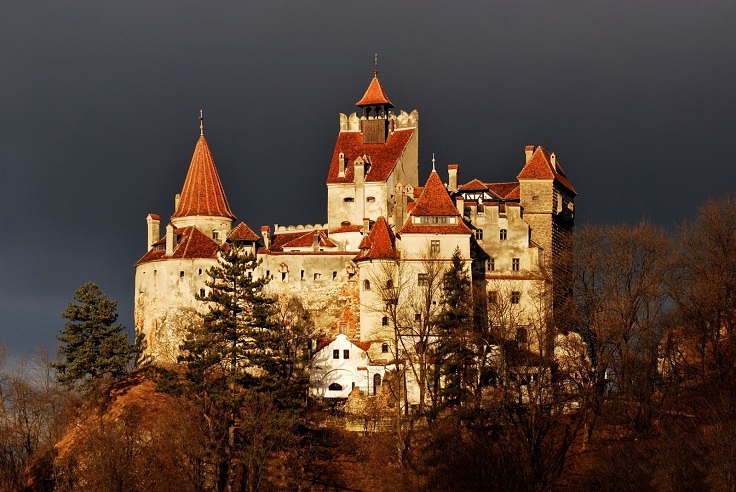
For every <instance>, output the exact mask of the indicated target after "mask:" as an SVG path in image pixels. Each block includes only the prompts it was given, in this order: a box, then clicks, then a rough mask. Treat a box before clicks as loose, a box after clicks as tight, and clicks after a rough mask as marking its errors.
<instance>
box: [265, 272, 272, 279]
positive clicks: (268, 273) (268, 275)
mask: <svg viewBox="0 0 736 492" xmlns="http://www.w3.org/2000/svg"><path fill="white" fill-rule="evenodd" d="M270 276H271V270H266V278H268V277H270Z"/></svg>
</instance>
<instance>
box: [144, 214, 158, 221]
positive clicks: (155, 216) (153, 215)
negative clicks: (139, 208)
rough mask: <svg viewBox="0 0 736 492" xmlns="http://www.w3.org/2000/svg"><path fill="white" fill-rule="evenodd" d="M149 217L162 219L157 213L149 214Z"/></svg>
mask: <svg viewBox="0 0 736 492" xmlns="http://www.w3.org/2000/svg"><path fill="white" fill-rule="evenodd" d="M148 217H150V218H152V219H153V220H161V217H159V216H158V215H157V214H148ZM148 217H146V218H148Z"/></svg>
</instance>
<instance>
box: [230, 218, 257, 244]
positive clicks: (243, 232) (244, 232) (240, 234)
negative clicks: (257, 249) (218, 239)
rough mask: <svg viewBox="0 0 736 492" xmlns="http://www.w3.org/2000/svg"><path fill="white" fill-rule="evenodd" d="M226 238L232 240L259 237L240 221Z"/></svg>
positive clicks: (249, 239)
mask: <svg viewBox="0 0 736 492" xmlns="http://www.w3.org/2000/svg"><path fill="white" fill-rule="evenodd" d="M227 238H228V239H230V240H233V241H258V240H259V239H260V238H261V237H260V236H259V235H258V234H256V233H255V232H253V230H252V229H251V228H250V227H248V226H247V225H245V222H241V223H240V224H238V225H237V226H236V227H235V228H234V229H233V230H232V231H230V232H229V233H228V235H227Z"/></svg>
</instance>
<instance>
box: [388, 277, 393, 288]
mask: <svg viewBox="0 0 736 492" xmlns="http://www.w3.org/2000/svg"><path fill="white" fill-rule="evenodd" d="M386 288H387V289H393V288H394V281H393V280H391V279H388V280H386Z"/></svg>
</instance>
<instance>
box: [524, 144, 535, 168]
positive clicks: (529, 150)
mask: <svg viewBox="0 0 736 492" xmlns="http://www.w3.org/2000/svg"><path fill="white" fill-rule="evenodd" d="M533 153H534V146H533V145H527V146H526V147H524V154H526V162H525V164H526V163H527V162H529V159H531V158H532V154H533Z"/></svg>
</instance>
